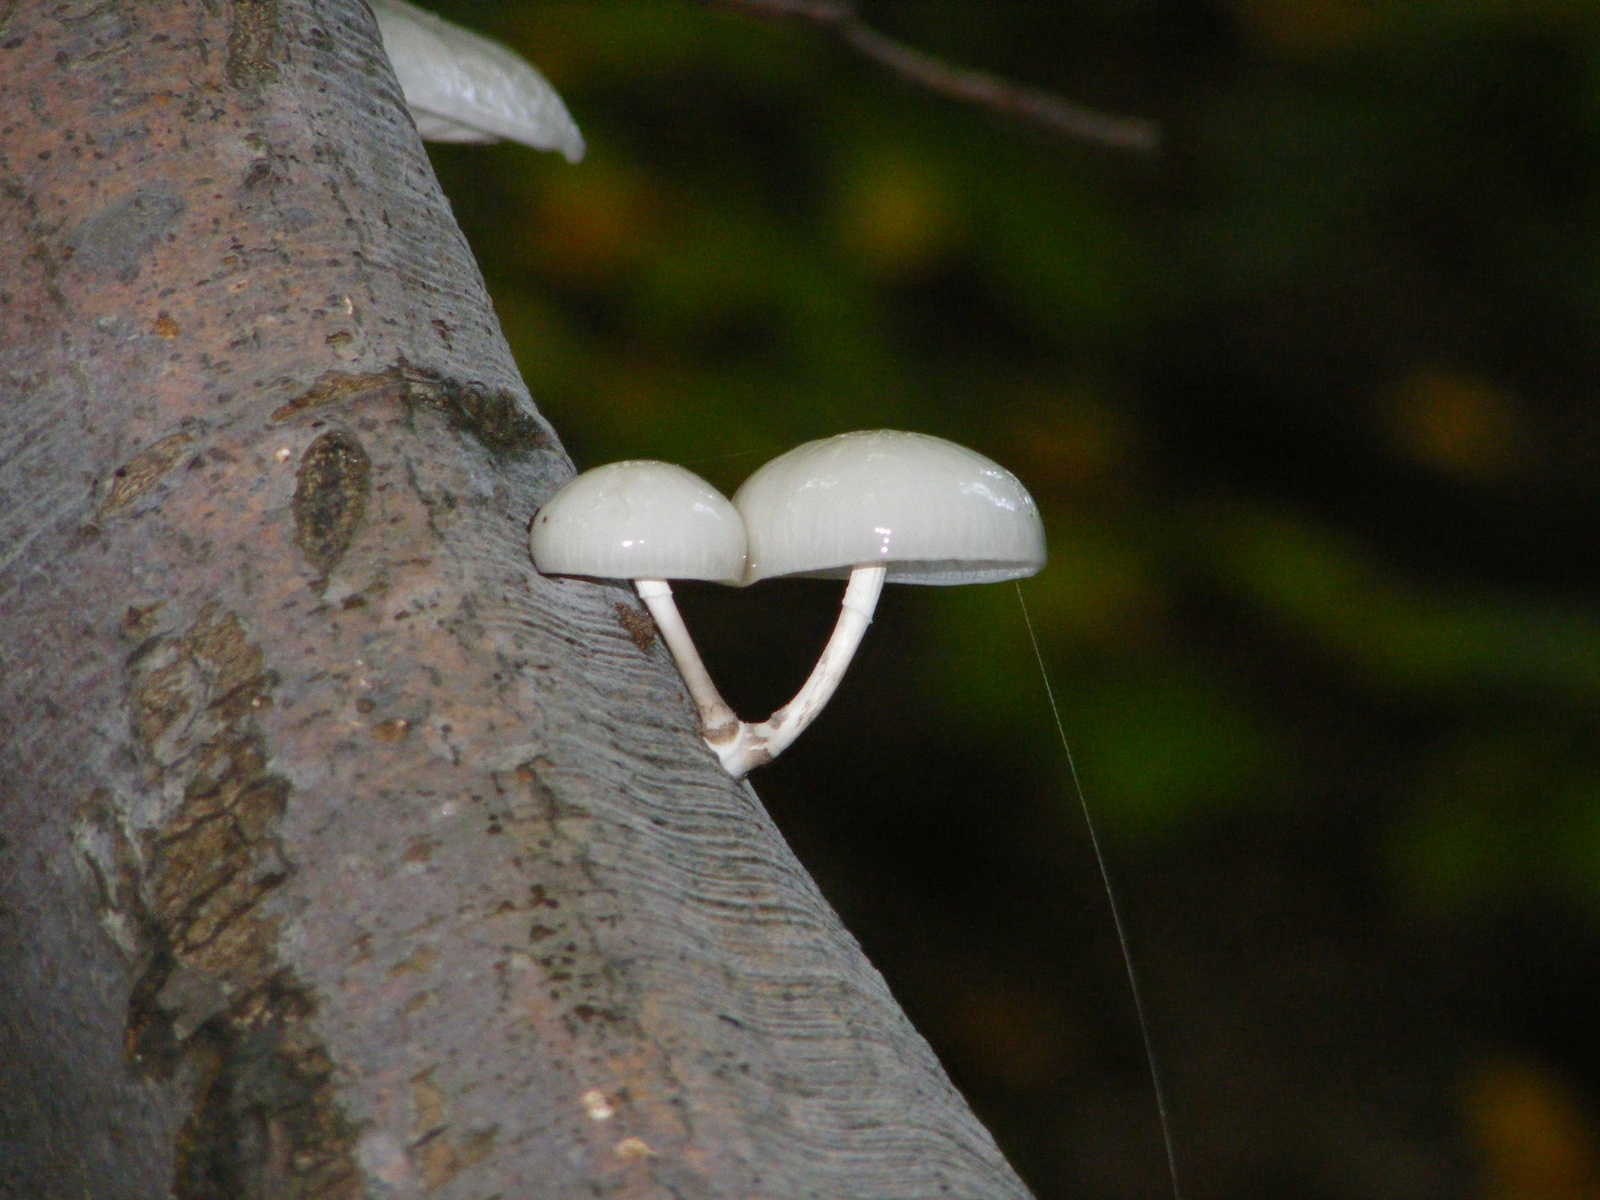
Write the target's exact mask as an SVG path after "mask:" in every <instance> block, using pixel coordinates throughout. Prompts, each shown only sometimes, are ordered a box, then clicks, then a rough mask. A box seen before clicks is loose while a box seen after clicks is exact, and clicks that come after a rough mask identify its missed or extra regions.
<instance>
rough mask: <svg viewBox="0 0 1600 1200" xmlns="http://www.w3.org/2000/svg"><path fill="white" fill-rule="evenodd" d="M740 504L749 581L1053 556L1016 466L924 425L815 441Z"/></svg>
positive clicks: (750, 488)
mask: <svg viewBox="0 0 1600 1200" xmlns="http://www.w3.org/2000/svg"><path fill="white" fill-rule="evenodd" d="M733 503H734V507H735V508H737V509H738V510H739V514H740V515H741V516H742V517H743V518H744V524H745V534H746V537H747V538H748V541H749V565H748V567H747V568H746V570H745V576H744V582H746V583H754V582H756V581H757V580H760V579H770V578H771V577H773V576H775V575H822V576H839V575H844V574H846V573H847V572H849V571H850V570H851V569H853V568H855V567H861V566H873V565H880V564H881V565H883V566H886V567H887V568H888V576H887V579H888V582H891V583H939V584H951V583H993V582H996V581H999V580H1002V579H1020V578H1022V577H1023V576H1025V575H1032V574H1034V573H1035V572H1037V571H1038V570H1039V569H1040V568H1042V567H1043V566H1044V562H1045V546H1044V525H1043V523H1042V522H1041V521H1040V520H1039V510H1038V509H1037V508H1036V507H1035V506H1034V503H1033V497H1032V496H1030V495H1028V490H1027V489H1026V488H1024V487H1023V486H1022V484H1021V483H1020V482H1018V480H1017V477H1016V476H1015V475H1013V474H1012V473H1011V472H1010V471H1007V470H1006V469H1005V468H1004V467H1001V466H998V465H997V464H995V463H994V462H991V461H990V460H989V459H987V458H985V457H984V456H983V455H981V454H979V453H977V452H976V451H973V450H968V449H967V448H966V447H965V446H958V445H956V443H954V442H947V441H945V440H944V439H943V438H937V437H931V436H929V435H928V434H924V433H900V432H897V431H895V430H892V429H881V430H873V431H870V432H864V433H842V434H839V435H838V436H837V437H831V438H823V439H822V440H821V441H816V442H807V443H806V444H805V445H803V446H799V447H796V448H795V449H793V450H791V451H789V453H787V454H784V455H780V456H779V457H777V458H775V459H773V460H772V461H771V462H769V463H767V464H766V465H765V466H764V467H762V468H761V469H760V470H758V471H757V472H756V473H755V474H754V475H752V476H750V478H749V479H747V480H745V483H744V486H743V487H741V488H740V489H739V491H738V493H737V494H736V495H735V496H734V498H733Z"/></svg>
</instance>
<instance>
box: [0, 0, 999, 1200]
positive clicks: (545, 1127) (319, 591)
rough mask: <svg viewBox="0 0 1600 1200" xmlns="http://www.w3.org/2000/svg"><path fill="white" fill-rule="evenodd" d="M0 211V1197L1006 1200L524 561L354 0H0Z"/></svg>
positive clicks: (977, 1153) (709, 784) (502, 424)
mask: <svg viewBox="0 0 1600 1200" xmlns="http://www.w3.org/2000/svg"><path fill="white" fill-rule="evenodd" d="M0 229H3V241H0V262H3V263H4V271H3V273H0V596H3V603H4V608H3V612H4V618H3V622H0V734H3V756H4V757H3V760H0V821H3V825H0V833H3V837H4V845H3V848H0V904H3V905H4V913H3V921H0V1194H3V1195H10V1196H26V1197H30V1198H44V1197H56V1196H60V1197H66V1196H72V1197H82V1196H93V1197H112V1196H115V1197H162V1196H167V1195H175V1196H177V1197H182V1198H195V1197H274V1198H277V1197H312V1196H315V1197H320V1198H337V1197H355V1196H362V1195H370V1196H415V1195H421V1194H425V1193H426V1194H429V1195H435V1196H440V1197H469V1196H471V1197H484V1198H488V1197H494V1196H502V1197H506V1198H508V1200H509V1198H511V1197H532V1196H577V1195H582V1196H591V1195H616V1196H658V1195H659V1196H674V1197H684V1198H687V1197H711V1196H727V1197H740V1198H741V1200H743V1198H749V1197H799V1196H816V1197H828V1198H830V1200H833V1198H837V1197H853V1196H860V1197H869V1196H870V1197H889V1196H897V1197H921V1196H936V1195H950V1196H961V1197H978V1196H985V1197H988V1196H995V1197H1000V1196H1023V1195H1025V1194H1026V1193H1025V1190H1024V1189H1023V1187H1022V1185H1021V1184H1020V1183H1019V1182H1018V1180H1017V1179H1016V1177H1015V1176H1014V1175H1013V1174H1012V1173H1011V1171H1010V1169H1009V1168H1008V1167H1007V1166H1006V1165H1005V1163H1004V1161H1003V1160H1002V1158H1001V1157H1000V1155H999V1153H998V1152H997V1150H996V1149H995V1146H994V1144H993V1143H992V1141H991V1140H990V1138H989V1137H988V1135H987V1134H986V1133H985V1132H984V1130H983V1129H982V1128H981V1127H980V1126H979V1125H978V1124H977V1122H976V1121H975V1120H974V1119H973V1117H972V1116H971V1114H970V1113H969V1112H968V1111H967V1109H966V1107H965V1105H964V1104H963V1102H962V1101H961V1099H960V1097H959V1096H958V1095H957V1094H956V1093H955V1091H954V1090H953V1089H952V1087H951V1086H950V1084H949V1082H948V1081H947V1080H946V1078H945V1076H944V1074H943V1072H942V1071H941V1070H940V1068H939V1066H938V1064H937V1063H936V1062H935V1060H934V1059H933V1057H932V1054H931V1053H930V1051H929V1050H928V1048H927V1046H926V1044H925V1043H924V1042H923V1041H922V1039H921V1038H920V1037H918V1035H917V1034H916V1033H915V1032H914V1031H913V1030H912V1029H911V1028H910V1026H909V1025H908V1023H907V1022H906V1020H905V1018H904V1016H903V1015H902V1014H901V1013H900V1011H899V1009H898V1008H897V1007H896V1005H895V1003H894V1001H893V999H892V998H891V997H890V995H889V994H888V991H887V989H886V988H885V986H884V984H883V981H882V980H881V978H880V977H879V976H878V975H877V973H876V972H875V971H874V970H873V969H872V968H871V966H870V965H869V964H868V963H867V962H866V961H865V960H864V959H863V958H862V956H861V953H860V951H859V949H858V948H857V947H856V945H855V943H854V942H853V941H852V940H851V938H850V937H849V935H848V934H847V933H846V932H845V931H844V930H843V929H842V928H841V927H840V925H839V922H838V920H837V918H836V917H835V916H834V914H833V913H832V911H831V910H830V909H829V908H828V906H827V904H826V903H825V902H824V901H823V899H822V898H821V897H820V896H819V895H818V893H817V891H816V889H815V887H814V886H813V885H812V884H811V882H810V881H809V879H808V878H807V876H806V875H805V873H804V871H803V870H802V869H801V868H800V866H799V865H798V864H797V863H796V862H795V861H794V859H793V857H792V856H791V855H790V853H789V852H788V850H787V849H786V848H785V846H784V844H783V842H782V839H781V838H780V836H779V835H778V833H777V831H776V830H775V829H774V827H773V825H772V824H771V822H770V821H769V820H768V818H767V816H766V815H765V813H764V812H763V810H762V808H761V806H760V804H759V803H758V801H757V799H756V796H755V794H754V792H752V791H751V790H750V789H749V788H748V787H743V786H738V785H735V784H733V783H731V782H730V781H729V780H728V779H727V778H725V777H724V776H723V775H722V774H721V772H720V771H719V770H718V768H717V764H716V761H715V760H714V758H713V757H712V756H711V754H710V753H709V752H708V751H707V750H706V749H705V748H704V746H702V745H701V744H700V741H699V739H698V737H697V736H696V731H695V721H694V716H693V713H692V711H691V709H690V706H689V704H688V702H687V699H686V697H685V696H684V694H683V689H682V686H681V684H680V681H679V680H678V678H677V676H676V674H675V673H674V671H673V668H672V666H671V664H670V662H669V660H668V659H667V657H666V656H665V654H664V652H663V651H662V649H661V648H660V647H659V646H658V645H656V644H654V643H652V642H650V641H649V640H648V639H647V637H646V636H645V635H644V633H642V632H641V623H640V621H639V619H638V618H637V616H636V615H635V613H636V601H635V600H634V597H633V596H632V594H631V593H630V592H628V591H626V590H624V589H622V588H620V587H614V586H605V585H601V584H595V583H588V582H578V581H565V580H554V579H546V578H541V577H540V576H539V575H537V574H536V573H535V572H534V571H533V570H532V568H531V566H530V565H529V563H528V561H527V555H526V550H525V541H524V538H525V530H526V526H527V522H528V519H529V517H530V515H531V514H532V512H533V510H534V508H535V506H536V505H537V503H538V501H539V500H540V498H541V497H542V496H544V495H545V494H546V493H547V492H548V491H549V490H550V489H551V488H552V487H553V486H554V485H555V484H557V483H559V482H560V480H562V479H563V478H565V477H566V475H567V474H568V473H569V472H570V469H571V468H570V465H569V463H568V462H567V460H566V458H565V456H564V455H563V453H562V451H561V449H560V447H559V445H558V444H557V442H556V440H555V438H554V435H553V434H552V432H551V431H550V430H549V428H548V427H547V426H546V425H545V424H544V422H543V421H542V420H541V419H540V418H539V417H538V416H537V415H536V413H535V410H534V408H533V406H532V404H531V402H530V401H529V399H528V396H527V394H526V392H525V390H524V388H523V386H522V384H521V382H520V380H519V379H518V377H517V374H516V371H515V369H514V367H513V365H512V362H511V359H510V356H509V354H508V352H507V349H506V347H505V344H504V342H503V341H502V339H501V336H500V334H499V331H498V328H497V326H496V325H495V323H494V320H493V317H492V315H491V313H490V309H489V305H488V301H487V297H486V296H485V294H484V291H483V287H482V284H481V281H480V279H479V277H478V273H477V270H476V268H475V266H474V265H473V262H472V258H471V255H470V253H469V251H468V250H467V247H466V246H465V244H464V243H463V241H462V238H461V236H460V234H459V232H458V231H457V229H456V227H455V225H454V223H453V221H452V220H451V218H450V214H449V209H448V206H447V205H446V203H445V201H444V200H443V198H442V197H441V195H440V194H439V191H438V188H437V185H436V183H435V182H434V179H433V175H432V172H431V171H430V169H429V167H428V163H427V160H426V158H425V157H424V156H423V154H422V150H421V147H420V145H419V143H418V141H417V138H416V134H415V131H414V130H413V128H412V126H411V124H410V121H409V119H408V118H407V117H406V115H405V113H404V110H403V107H402V104H401V101H400V97H399V95H398V92H397V89H396V87H395V84H394V81H393V78H392V76H391V74H390V72H389V69H388V66H387V63H386V62H385V61H384V59H383V57H382V55H381V53H380V51H379V50H378V44H377V40H376V31H375V28H374V25H373V21H372V18H371V15H370V13H369V12H368V11H367V9H366V8H365V6H364V5H363V4H362V3H361V2H360V0H234V3H232V4H228V3H224V2H221V0H143V2H131V0H120V2H119V0H71V2H63V3H51V4H46V3H42V2H41V3H34V2H29V3H18V2H17V0H10V2H9V3H7V2H6V0H0Z"/></svg>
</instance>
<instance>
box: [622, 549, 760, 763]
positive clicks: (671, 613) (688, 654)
mask: <svg viewBox="0 0 1600 1200" xmlns="http://www.w3.org/2000/svg"><path fill="white" fill-rule="evenodd" d="M633 583H634V586H635V587H636V588H638V589H639V598H640V599H641V600H643V601H644V606H645V607H646V608H648V609H649V610H650V616H651V617H652V618H654V620H655V623H656V629H658V630H659V631H660V633H661V640H662V641H664V642H665V643H666V644H667V649H668V650H670V651H672V658H673V661H674V662H676V663H677V664H678V673H679V674H680V675H682V676H683V682H684V683H685V684H687V685H688V687H689V695H690V697H691V698H692V699H693V700H694V703H695V707H696V708H698V709H699V710H700V725H701V730H700V732H701V735H702V736H703V737H704V738H705V739H706V744H707V745H709V746H710V747H711V748H712V749H713V750H716V751H717V753H718V754H719V755H720V754H721V753H722V751H721V750H720V749H719V748H718V747H719V741H718V740H713V737H714V735H720V741H721V742H724V743H729V744H731V743H732V742H733V741H734V740H735V737H736V735H737V734H738V732H739V731H740V730H741V729H742V728H743V727H744V723H743V722H742V721H740V720H739V717H738V715H737V714H736V713H735V712H734V711H733V709H731V708H729V707H728V704H727V701H725V700H723V698H722V693H721V692H719V691H717V685H716V684H714V683H712V682H711V674H710V672H708V671H707V670H706V665H705V663H703V662H701V661H700V652H699V651H698V650H696V649H695V647H694V639H693V638H692V637H690V636H689V629H688V626H686V625H685V624H684V623H683V616H682V615H681V614H680V613H679V612H678V606H677V604H675V603H674V602H673V599H672V589H671V588H670V587H668V586H667V581H666V580H665V579H635V580H634V581H633ZM724 765H726V764H724Z"/></svg>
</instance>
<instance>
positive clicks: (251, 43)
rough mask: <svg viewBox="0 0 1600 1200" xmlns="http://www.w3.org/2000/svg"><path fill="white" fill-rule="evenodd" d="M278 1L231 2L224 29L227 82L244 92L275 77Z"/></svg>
mask: <svg viewBox="0 0 1600 1200" xmlns="http://www.w3.org/2000/svg"><path fill="white" fill-rule="evenodd" d="M279 41H280V38H279V31H278V0H234V3H233V24H232V26H230V28H229V29H228V65H227V73H228V82H229V83H231V84H232V85H233V86H234V87H236V88H240V89H242V90H244V91H254V90H255V89H256V88H259V87H264V86H265V85H266V84H269V83H271V82H272V81H273V80H275V79H276V78H277V77H278V54H279Z"/></svg>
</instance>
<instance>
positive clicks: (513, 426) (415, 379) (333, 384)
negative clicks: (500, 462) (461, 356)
mask: <svg viewBox="0 0 1600 1200" xmlns="http://www.w3.org/2000/svg"><path fill="white" fill-rule="evenodd" d="M373 400H394V401H397V402H398V403H399V404H400V405H401V406H402V407H403V408H404V409H405V410H406V412H407V413H411V412H413V411H415V410H416V409H418V408H429V409H433V410H434V411H435V412H438V413H441V414H443V416H444V418H445V420H446V421H448V422H449V424H450V427H451V428H452V429H456V430H459V431H460V432H462V433H466V434H469V435H470V436H471V437H472V438H474V439H475V440H476V441H477V442H478V443H479V444H480V445H482V446H483V447H484V448H485V449H486V450H488V451H489V452H490V453H492V454H495V455H498V456H502V457H506V458H513V459H521V458H525V457H527V456H528V455H529V454H531V453H533V452H534V451H536V450H544V449H550V448H552V447H553V445H554V442H553V441H552V439H551V437H550V435H549V433H548V431H547V430H546V429H545V427H544V425H543V424H542V423H541V422H540V421H539V419H538V418H537V417H536V416H534V415H533V414H532V413H530V412H528V411H526V410H525V409H524V407H523V405H522V403H521V402H520V401H519V400H518V398H517V397H516V396H515V395H513V394H512V393H511V392H509V391H507V390H506V389H504V388H491V387H487V386H485V385H484V384H482V383H478V382H476V381H474V380H459V379H451V378H448V377H447V376H445V375H443V374H441V373H440V372H438V371H435V370H432V369H431V368H428V367H417V366H413V365H412V364H411V363H408V362H405V361H403V360H402V361H401V362H400V363H399V364H397V365H396V366H393V367H390V368H388V369H387V370H384V371H369V372H364V373H345V372H339V371H329V372H326V373H325V374H323V375H321V376H319V377H318V378H317V380H316V382H315V383H313V384H312V385H311V386H310V387H309V388H307V389H306V390H305V391H304V392H302V393H301V394H300V395H298V396H296V397H295V398H294V399H292V400H290V401H289V402H288V403H286V404H284V405H281V406H280V407H279V408H278V409H277V411H276V412H274V413H273V414H272V419H273V420H274V421H286V420H289V419H291V418H293V417H295V416H298V415H300V414H302V413H307V412H310V411H312V410H315V409H321V408H326V407H329V406H333V405H352V404H356V403H360V402H365V401H373Z"/></svg>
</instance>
